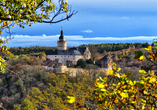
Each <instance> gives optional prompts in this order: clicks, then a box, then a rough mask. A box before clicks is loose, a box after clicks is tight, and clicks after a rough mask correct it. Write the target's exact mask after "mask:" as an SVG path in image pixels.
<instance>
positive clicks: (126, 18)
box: [122, 17, 130, 20]
mask: <svg viewBox="0 0 157 110" xmlns="http://www.w3.org/2000/svg"><path fill="white" fill-rule="evenodd" d="M122 19H125V20H128V19H130V18H129V17H122Z"/></svg>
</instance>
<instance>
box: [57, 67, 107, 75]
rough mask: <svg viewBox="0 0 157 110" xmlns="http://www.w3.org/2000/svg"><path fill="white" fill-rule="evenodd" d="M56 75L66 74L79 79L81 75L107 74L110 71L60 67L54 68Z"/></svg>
mask: <svg viewBox="0 0 157 110" xmlns="http://www.w3.org/2000/svg"><path fill="white" fill-rule="evenodd" d="M54 71H55V73H66V74H68V75H69V76H72V77H77V76H79V75H81V74H88V75H93V73H96V74H97V73H100V72H101V73H102V72H103V73H104V74H106V73H107V72H108V71H109V70H108V69H106V68H104V69H82V68H67V67H66V66H58V67H56V68H54Z"/></svg>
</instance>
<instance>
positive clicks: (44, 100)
mask: <svg viewBox="0 0 157 110" xmlns="http://www.w3.org/2000/svg"><path fill="white" fill-rule="evenodd" d="M102 45H110V47H115V46H114V45H115V44H114V45H113V44H101V46H102ZM121 45H122V48H123V49H121V50H117V51H113V50H112V48H111V50H109V51H108V52H107V51H106V50H105V49H104V50H103V51H104V52H103V53H100V52H99V49H100V48H101V46H100V45H99V44H97V45H88V48H89V49H90V48H91V47H90V46H95V47H98V46H99V47H100V48H97V50H96V51H94V52H93V53H92V51H91V53H92V54H93V55H92V59H91V60H89V61H86V67H83V68H84V69H89V67H90V66H91V65H93V67H96V69H97V68H98V65H96V64H93V62H92V61H93V60H94V59H97V60H99V59H100V58H102V57H103V56H104V55H106V54H108V55H109V56H110V57H111V58H112V59H113V62H115V63H116V64H117V68H121V70H119V71H120V72H121V73H123V74H125V73H126V74H127V73H131V75H130V76H129V78H128V79H129V80H131V81H139V78H140V77H141V76H142V74H141V73H139V70H140V69H143V70H144V71H146V72H149V70H150V69H151V68H155V69H156V65H154V66H151V64H152V63H151V62H149V61H142V62H143V63H139V62H140V61H137V60H135V59H133V57H135V56H136V54H135V53H134V51H139V50H140V51H143V49H144V48H145V47H147V46H148V45H146V43H144V44H142V43H141V44H140V43H138V45H137V44H136V46H134V45H133V46H132V45H131V46H129V48H126V49H125V48H124V47H125V46H126V45H128V44H121ZM84 46H85V45H84ZM118 46H119V44H117V47H118ZM142 46H143V47H142ZM49 49H51V48H50V47H26V48H21V47H18V48H10V50H11V52H12V53H11V52H5V51H4V52H1V56H2V58H4V59H5V60H6V63H7V65H6V68H7V69H6V71H5V73H4V74H2V73H1V74H0V102H1V106H0V107H1V108H3V109H4V110H5V109H6V110H12V109H14V110H28V109H31V110H63V109H64V110H68V109H69V110H71V109H85V110H96V109H100V110H101V109H104V108H103V107H102V105H100V102H99V101H98V102H97V98H96V96H94V95H96V93H97V91H96V89H95V83H96V81H98V80H97V79H99V78H100V77H102V78H105V77H106V78H107V79H108V81H107V82H105V83H107V84H110V85H112V84H114V83H118V78H114V77H115V76H114V77H112V75H107V74H105V73H96V75H94V74H92V73H91V74H90V77H88V74H86V73H84V74H81V73H80V75H79V76H77V77H70V76H68V74H65V73H52V72H50V71H47V70H45V69H44V68H43V67H42V64H43V62H44V61H45V60H46V54H45V53H44V52H45V51H46V50H49ZM52 49H53V48H52ZM16 50H18V51H19V53H16V52H17V51H16ZM25 50H27V51H26V53H23V54H21V53H22V52H23V51H25ZM95 52H96V53H95ZM143 52H146V51H143ZM13 53H16V54H13ZM88 62H91V63H90V64H88ZM149 65H150V66H149ZM93 67H92V68H93ZM112 67H113V69H114V65H113V66H112ZM146 67H149V68H146ZM155 72H156V71H155ZM115 74H116V73H115ZM155 74H156V73H155ZM101 93H103V92H101ZM70 96H74V97H75V99H77V100H76V101H75V102H74V104H71V103H69V102H68V98H67V97H70ZM94 97H95V98H94ZM108 100H109V99H108ZM106 106H107V105H106ZM122 108H123V107H122ZM148 110H149V109H148Z"/></svg>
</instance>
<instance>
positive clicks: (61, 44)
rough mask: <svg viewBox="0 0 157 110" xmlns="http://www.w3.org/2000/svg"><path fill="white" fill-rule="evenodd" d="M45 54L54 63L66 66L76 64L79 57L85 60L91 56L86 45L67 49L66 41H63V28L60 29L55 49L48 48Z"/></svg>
mask: <svg viewBox="0 0 157 110" xmlns="http://www.w3.org/2000/svg"><path fill="white" fill-rule="evenodd" d="M46 55H47V56H46V58H47V59H48V60H51V62H52V61H55V63H57V64H59V65H62V66H67V67H70V66H72V65H76V64H77V61H78V60H79V59H84V60H86V59H90V58H91V53H90V51H89V49H88V47H83V48H70V49H68V50H67V42H66V41H65V38H64V35H63V30H61V34H60V37H59V41H58V42H57V50H49V51H47V52H46ZM47 62H48V61H47ZM51 62H50V63H51ZM47 65H48V64H47ZM45 66H46V64H45Z"/></svg>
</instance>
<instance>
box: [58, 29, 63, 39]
mask: <svg viewBox="0 0 157 110" xmlns="http://www.w3.org/2000/svg"><path fill="white" fill-rule="evenodd" d="M59 40H64V35H63V30H61V35H60V37H59Z"/></svg>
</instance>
